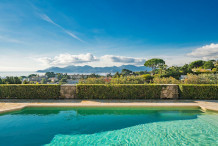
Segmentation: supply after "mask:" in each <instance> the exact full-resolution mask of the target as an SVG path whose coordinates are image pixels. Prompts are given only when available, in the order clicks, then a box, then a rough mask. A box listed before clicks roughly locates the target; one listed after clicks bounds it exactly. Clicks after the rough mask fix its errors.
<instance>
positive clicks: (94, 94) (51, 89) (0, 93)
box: [0, 84, 218, 100]
mask: <svg viewBox="0 0 218 146" xmlns="http://www.w3.org/2000/svg"><path fill="white" fill-rule="evenodd" d="M166 86H167V85H145V84H141V85H140V84H117V85H114V84H113V85H107V84H81V85H77V86H76V97H77V98H79V99H160V95H161V90H162V88H163V87H166ZM59 97H60V85H5V84H3V85H0V98H20V99H21V98H23V99H34V98H37V99H40V98H41V99H49V98H52V99H54V98H59ZM179 97H180V99H205V100H209V99H216V100H218V85H211V84H210V85H209V84H202V85H199V84H194V85H179Z"/></svg>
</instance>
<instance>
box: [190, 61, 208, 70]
mask: <svg viewBox="0 0 218 146" xmlns="http://www.w3.org/2000/svg"><path fill="white" fill-rule="evenodd" d="M204 62H205V61H203V60H197V61H193V62H191V63H190V64H189V67H190V68H191V69H193V68H198V67H201V66H203V65H204Z"/></svg>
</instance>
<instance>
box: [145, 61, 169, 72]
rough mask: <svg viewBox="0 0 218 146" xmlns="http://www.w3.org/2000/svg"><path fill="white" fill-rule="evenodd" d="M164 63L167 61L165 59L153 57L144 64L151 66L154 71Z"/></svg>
mask: <svg viewBox="0 0 218 146" xmlns="http://www.w3.org/2000/svg"><path fill="white" fill-rule="evenodd" d="M164 64H165V61H164V60H163V59H159V58H153V59H150V60H147V61H146V62H145V64H144V66H147V67H151V68H152V72H153V71H154V70H155V69H156V68H159V67H160V66H163V65H164Z"/></svg>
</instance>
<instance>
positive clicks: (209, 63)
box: [203, 61, 214, 69]
mask: <svg viewBox="0 0 218 146" xmlns="http://www.w3.org/2000/svg"><path fill="white" fill-rule="evenodd" d="M203 67H204V69H212V68H214V64H213V62H212V61H206V62H205V63H204V66H203Z"/></svg>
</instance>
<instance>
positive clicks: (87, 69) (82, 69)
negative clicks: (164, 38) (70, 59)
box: [37, 65, 151, 73]
mask: <svg viewBox="0 0 218 146" xmlns="http://www.w3.org/2000/svg"><path fill="white" fill-rule="evenodd" d="M122 69H128V70H131V71H134V72H135V71H146V70H147V71H150V70H151V69H150V68H148V67H145V66H134V65H122V66H112V67H92V66H88V65H85V66H74V65H71V66H67V67H63V68H61V67H50V68H47V69H44V70H38V71H37V72H41V73H43V72H55V73H115V72H121V71H122Z"/></svg>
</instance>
